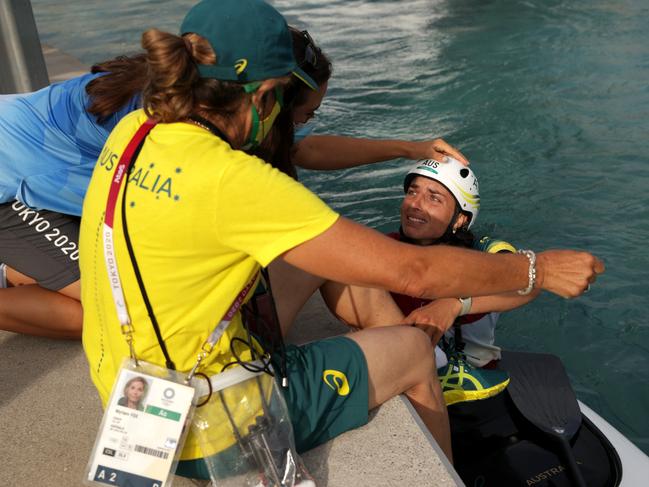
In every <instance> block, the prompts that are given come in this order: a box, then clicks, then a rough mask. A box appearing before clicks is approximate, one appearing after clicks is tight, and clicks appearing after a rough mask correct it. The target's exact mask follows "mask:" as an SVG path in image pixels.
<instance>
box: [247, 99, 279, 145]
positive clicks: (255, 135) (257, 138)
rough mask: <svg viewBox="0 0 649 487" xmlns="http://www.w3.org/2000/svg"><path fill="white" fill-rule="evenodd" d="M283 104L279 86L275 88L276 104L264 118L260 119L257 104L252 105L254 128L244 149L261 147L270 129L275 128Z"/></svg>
mask: <svg viewBox="0 0 649 487" xmlns="http://www.w3.org/2000/svg"><path fill="white" fill-rule="evenodd" d="M282 105H283V103H282V92H281V91H280V89H279V88H275V104H274V105H273V109H272V110H271V111H270V113H269V114H268V116H267V117H266V118H264V119H263V120H260V119H259V112H257V108H256V107H255V105H254V104H253V105H252V107H251V110H252V130H251V131H250V137H248V142H246V143H245V144H244V145H243V146H242V147H241V148H242V149H243V150H250V149H256V148H257V147H259V144H261V143H262V142H263V141H264V139H265V138H266V136H267V135H268V134H269V133H270V129H271V128H273V124H274V123H275V120H276V119H277V117H278V115H279V114H280V112H281V111H282Z"/></svg>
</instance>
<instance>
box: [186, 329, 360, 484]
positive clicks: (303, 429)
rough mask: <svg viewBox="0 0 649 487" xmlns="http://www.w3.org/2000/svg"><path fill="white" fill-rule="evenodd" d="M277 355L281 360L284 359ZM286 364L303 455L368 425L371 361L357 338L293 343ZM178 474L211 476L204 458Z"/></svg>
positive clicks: (287, 397) (287, 392) (291, 406)
mask: <svg viewBox="0 0 649 487" xmlns="http://www.w3.org/2000/svg"><path fill="white" fill-rule="evenodd" d="M273 359H274V361H275V362H276V363H277V362H278V361H279V359H280V357H279V355H275V356H274V357H273ZM286 363H287V371H288V382H289V385H288V387H287V388H285V389H281V391H282V392H283V393H284V398H285V400H286V405H287V407H288V413H289V416H290V417H291V423H292V424H293V433H294V435H295V446H296V448H297V451H298V452H299V453H301V452H304V451H307V450H310V449H311V448H314V447H316V446H318V445H321V444H322V443H325V442H326V441H328V440H330V439H332V438H334V437H336V436H338V435H340V434H341V433H344V432H345V431H348V430H350V429H353V428H358V427H359V426H362V425H364V424H366V423H367V419H368V409H369V385H368V374H367V362H366V361H365V355H364V354H363V351H362V350H361V348H360V347H359V346H358V344H357V343H356V342H355V341H353V340H351V339H349V338H346V337H334V338H328V339H326V340H320V341H317V342H312V343H308V344H306V345H302V346H299V347H298V346H295V345H288V346H287V347H286ZM275 369H276V370H278V367H276V368H275ZM237 450H238V449H237ZM176 474H177V475H181V476H183V477H192V478H200V479H208V478H209V475H208V472H207V468H206V466H205V462H203V460H202V459H197V460H186V461H180V462H178V468H177V469H176Z"/></svg>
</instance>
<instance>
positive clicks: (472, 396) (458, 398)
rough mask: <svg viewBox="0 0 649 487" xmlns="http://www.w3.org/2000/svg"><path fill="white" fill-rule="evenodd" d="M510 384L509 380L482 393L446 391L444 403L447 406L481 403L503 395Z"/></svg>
mask: <svg viewBox="0 0 649 487" xmlns="http://www.w3.org/2000/svg"><path fill="white" fill-rule="evenodd" d="M508 384H509V379H507V380H506V381H504V382H501V383H500V384H498V385H495V386H493V387H490V388H488V389H482V390H480V391H465V390H464V389H449V390H447V391H444V402H445V403H446V405H447V406H450V405H452V404H455V403H458V402H469V401H480V400H482V399H488V398H490V397H493V396H495V395H496V394H499V393H501V392H502V391H503V390H504V389H505V387H507V385H508Z"/></svg>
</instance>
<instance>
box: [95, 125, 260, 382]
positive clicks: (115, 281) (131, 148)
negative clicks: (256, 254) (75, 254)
mask: <svg viewBox="0 0 649 487" xmlns="http://www.w3.org/2000/svg"><path fill="white" fill-rule="evenodd" d="M156 124H157V122H156V121H155V120H150V119H149V120H147V121H146V122H144V123H143V124H142V125H141V126H140V128H139V129H138V130H137V132H136V133H135V135H134V136H133V138H132V139H131V140H130V142H129V143H128V144H127V146H126V149H124V152H123V153H122V156H121V157H120V160H119V162H118V164H117V166H116V167H115V172H114V175H113V178H112V180H111V183H110V189H109V191H108V200H107V201H106V216H105V218H104V258H105V260H106V269H107V270H108V280H109V281H110V287H111V290H112V293H113V301H114V302H115V309H116V311H117V317H118V319H119V323H120V326H121V327H122V330H123V331H124V330H127V331H128V332H129V333H130V332H131V331H132V330H131V327H130V324H131V318H130V316H129V314H128V309H127V307H126V300H125V298H124V290H123V288H122V283H121V280H120V277H119V272H118V270H117V256H116V254H115V244H114V239H113V223H114V219H115V207H116V206H117V198H118V196H119V191H120V189H121V187H122V183H123V182H124V180H125V179H127V175H128V172H129V169H130V168H131V166H132V165H133V163H134V162H135V159H136V158H137V154H138V153H139V149H140V148H141V147H142V145H143V144H144V140H145V139H146V137H147V135H149V132H151V130H152V129H153V127H155V126H156ZM124 191H126V190H124ZM124 230H125V237H126V238H127V239H128V236H127V233H126V225H124ZM127 243H128V240H127ZM131 258H132V260H133V266H134V268H135V269H136V273H138V274H139V270H138V268H137V263H136V261H135V256H134V254H133V253H132V252H131ZM257 276H258V273H255V275H254V276H253V277H252V279H251V280H250V281H249V282H248V284H246V285H245V286H244V288H243V289H242V290H241V292H240V293H239V294H238V295H237V297H236V298H234V301H233V302H232V304H231V305H230V307H229V308H228V310H227V311H226V312H225V314H224V315H223V317H222V318H221V320H219V322H218V324H217V325H216V327H215V328H214V330H213V331H212V333H210V335H209V337H208V339H207V340H206V341H205V343H204V344H203V347H202V350H201V353H200V354H199V360H198V362H197V363H196V365H195V366H194V368H193V369H192V373H191V374H190V375H193V373H194V372H195V371H196V369H197V368H198V366H199V365H200V362H201V361H202V360H203V359H204V358H205V357H206V356H207V355H208V354H209V353H210V352H211V350H212V348H213V347H214V345H215V344H216V343H217V342H218V341H219V339H220V338H221V336H222V335H223V333H224V332H225V330H226V329H227V327H228V326H229V324H230V323H231V321H232V319H233V318H234V316H235V314H236V313H237V311H239V308H240V307H241V305H242V304H243V302H244V300H245V298H246V296H247V295H248V293H249V292H250V290H251V289H252V287H253V285H254V284H255V282H256V281H257ZM140 277H141V276H140ZM139 284H140V290H141V291H142V295H143V298H144V300H145V303H146V304H147V308H148V309H149V315H150V316H151V319H152V323H153V326H154V328H155V329H156V334H157V336H158V341H159V343H160V346H161V348H162V350H163V353H164V355H165V358H166V359H167V363H168V365H167V366H168V367H169V368H174V367H173V362H171V359H170V358H169V357H168V354H167V353H166V348H165V346H164V342H162V336H161V334H160V332H159V330H158V329H157V322H156V320H155V316H154V315H153V310H152V309H151V308H150V303H149V302H148V298H147V296H146V291H145V289H144V285H143V282H141V280H139ZM127 340H128V337H127ZM129 343H130V342H129ZM131 353H132V354H133V350H131Z"/></svg>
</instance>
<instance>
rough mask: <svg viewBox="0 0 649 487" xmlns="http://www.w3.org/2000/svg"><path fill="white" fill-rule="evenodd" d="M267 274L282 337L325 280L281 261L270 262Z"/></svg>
mask: <svg viewBox="0 0 649 487" xmlns="http://www.w3.org/2000/svg"><path fill="white" fill-rule="evenodd" d="M268 273H269V274H270V280H271V283H272V287H273V296H274V297H275V305H276V306H277V316H278V318H279V322H280V325H281V327H282V335H284V336H285V335H286V334H287V333H288V330H289V329H290V327H291V325H292V324H293V321H295V317H296V316H297V314H298V313H299V312H300V310H301V309H302V308H303V307H304V305H305V304H306V302H307V301H308V300H309V298H310V297H311V296H312V295H313V293H315V292H316V291H317V290H318V288H319V287H320V286H322V285H323V284H324V283H325V280H324V279H322V278H321V277H317V276H314V275H312V274H309V273H307V272H304V271H303V270H300V269H298V268H297V267H293V266H292V265H290V264H287V263H286V262H284V261H283V260H282V259H275V260H274V261H273V262H271V264H270V265H269V266H268Z"/></svg>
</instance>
